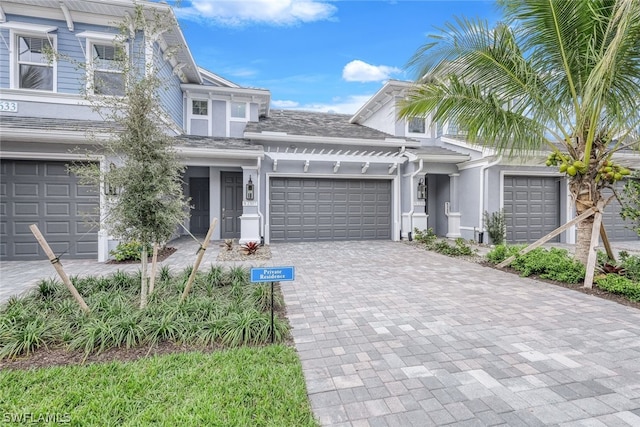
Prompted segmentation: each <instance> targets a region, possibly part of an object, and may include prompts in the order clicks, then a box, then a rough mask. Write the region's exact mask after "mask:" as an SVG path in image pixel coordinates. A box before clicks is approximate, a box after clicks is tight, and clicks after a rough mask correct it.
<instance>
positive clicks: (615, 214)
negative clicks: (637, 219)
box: [602, 183, 640, 242]
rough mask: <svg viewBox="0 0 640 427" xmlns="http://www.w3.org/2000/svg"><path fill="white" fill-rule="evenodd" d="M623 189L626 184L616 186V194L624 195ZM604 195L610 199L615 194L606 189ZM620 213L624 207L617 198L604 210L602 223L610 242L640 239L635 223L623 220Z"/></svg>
mask: <svg viewBox="0 0 640 427" xmlns="http://www.w3.org/2000/svg"><path fill="white" fill-rule="evenodd" d="M623 188H624V184H622V183H618V185H617V186H616V192H617V193H618V194H622V193H623ZM602 194H603V196H604V197H610V196H611V195H612V194H613V193H612V192H611V190H609V189H605V190H603V191H602ZM620 211H622V206H621V205H620V202H619V201H618V199H616V198H614V199H613V200H612V201H611V202H610V203H609V205H607V207H606V208H605V209H604V214H603V215H602V221H603V222H604V225H605V230H607V237H608V238H609V240H611V241H612V242H616V241H618V242H619V241H624V240H638V239H640V236H638V233H636V231H635V230H634V229H633V225H634V224H633V222H632V221H625V220H624V219H622V217H621V216H620Z"/></svg>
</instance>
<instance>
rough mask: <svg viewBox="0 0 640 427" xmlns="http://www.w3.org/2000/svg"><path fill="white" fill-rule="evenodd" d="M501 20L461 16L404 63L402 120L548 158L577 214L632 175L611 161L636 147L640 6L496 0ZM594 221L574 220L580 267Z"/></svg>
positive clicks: (624, 0) (618, 1)
mask: <svg viewBox="0 0 640 427" xmlns="http://www.w3.org/2000/svg"><path fill="white" fill-rule="evenodd" d="M498 1H499V2H500V4H499V7H500V9H501V11H502V12H503V14H504V16H505V17H507V18H506V20H505V21H503V22H501V23H498V24H497V25H495V26H494V27H493V28H491V27H490V26H489V25H488V24H487V22H484V21H480V20H471V19H463V18H460V19H457V20H456V21H455V22H454V23H450V24H447V25H446V26H445V27H444V28H443V29H441V30H440V32H439V33H438V34H435V35H431V36H429V41H428V42H427V43H426V44H424V45H423V46H422V47H420V48H419V49H418V50H417V52H416V53H415V54H414V56H413V57H412V59H411V60H410V62H409V65H410V66H411V67H413V68H415V69H416V71H417V73H418V74H417V75H418V76H419V77H418V79H417V81H416V83H417V84H416V85H415V87H414V88H413V89H412V90H411V91H410V92H409V94H408V96H407V98H406V99H405V101H404V102H403V103H402V104H401V110H400V116H401V117H405V118H408V117H415V116H418V117H426V116H427V115H429V114H430V115H431V116H432V120H434V121H435V122H440V123H442V122H449V123H450V124H453V125H456V126H458V127H459V128H463V129H465V130H466V131H468V140H469V142H471V143H475V144H481V145H483V146H487V147H491V148H493V149H495V150H496V151H497V152H498V153H500V154H504V155H509V156H511V155H522V154H531V153H533V152H537V151H539V150H541V149H545V150H548V151H549V152H550V153H551V154H550V156H549V158H548V159H547V166H554V167H558V168H559V171H560V172H561V173H564V174H566V175H567V178H568V180H569V188H570V192H571V195H572V198H573V201H574V202H575V209H576V212H577V214H581V213H583V212H584V211H586V210H588V209H589V208H591V207H592V206H597V205H598V203H601V204H606V202H607V200H604V199H603V196H602V192H601V191H602V190H603V189H604V188H605V187H611V186H612V185H613V183H614V182H615V181H618V180H620V179H623V178H624V176H625V175H627V174H628V173H629V170H628V169H626V168H624V167H622V166H620V165H617V164H615V163H614V161H613V160H612V156H613V154H614V153H615V152H616V151H619V150H621V149H624V148H629V147H633V148H635V149H637V148H638V147H639V145H638V142H637V141H638V140H637V133H638V128H639V125H640V109H638V101H639V100H640V2H639V1H638V0H498ZM592 228H593V216H591V217H589V218H588V219H587V220H585V221H582V222H581V223H579V224H578V226H577V229H578V235H577V243H576V258H577V259H579V260H580V261H581V262H583V263H585V264H586V261H587V258H588V255H589V250H590V241H591V233H592Z"/></svg>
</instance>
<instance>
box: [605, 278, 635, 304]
mask: <svg viewBox="0 0 640 427" xmlns="http://www.w3.org/2000/svg"><path fill="white" fill-rule="evenodd" d="M595 282H596V285H597V286H598V287H599V288H600V289H603V290H605V291H608V292H612V293H614V294H619V295H623V296H625V297H627V298H629V300H631V301H636V302H637V301H640V283H638V282H634V281H632V280H630V279H628V278H626V277H624V276H619V275H617V274H607V275H606V276H604V277H597V278H596V279H595Z"/></svg>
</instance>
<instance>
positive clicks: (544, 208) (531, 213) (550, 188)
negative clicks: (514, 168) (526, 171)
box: [504, 176, 560, 243]
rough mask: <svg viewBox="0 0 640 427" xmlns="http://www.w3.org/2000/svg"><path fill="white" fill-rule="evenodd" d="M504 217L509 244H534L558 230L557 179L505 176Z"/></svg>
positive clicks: (558, 187) (558, 203)
mask: <svg viewBox="0 0 640 427" xmlns="http://www.w3.org/2000/svg"><path fill="white" fill-rule="evenodd" d="M504 213H505V218H506V222H507V241H508V242H510V243H515V242H517V243H526V242H534V241H536V240H538V239H539V238H541V237H543V236H545V235H547V234H549V233H550V232H552V231H553V230H555V229H556V228H558V227H559V226H560V182H559V179H558V178H555V177H532V176H505V177H504ZM551 241H558V237H556V238H555V239H552V240H551Z"/></svg>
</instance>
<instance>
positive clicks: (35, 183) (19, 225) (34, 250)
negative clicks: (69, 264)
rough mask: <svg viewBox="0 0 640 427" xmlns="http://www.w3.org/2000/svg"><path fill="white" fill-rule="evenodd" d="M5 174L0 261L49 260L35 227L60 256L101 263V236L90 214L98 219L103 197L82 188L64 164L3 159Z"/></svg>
mask: <svg viewBox="0 0 640 427" xmlns="http://www.w3.org/2000/svg"><path fill="white" fill-rule="evenodd" d="M0 169H1V171H0V173H1V176H0V178H1V181H0V196H1V197H2V200H1V202H0V214H1V218H0V237H1V241H0V259H3V260H40V259H45V255H44V252H43V251H42V249H41V248H40V247H39V245H38V243H37V242H36V240H35V238H34V237H33V234H32V233H31V230H29V225H31V224H38V228H39V229H40V231H41V232H42V234H43V235H44V236H45V238H46V239H47V242H48V243H49V246H51V248H52V249H53V251H54V252H55V253H56V254H58V255H59V254H61V253H63V252H67V254H66V255H65V256H66V257H68V258H97V256H98V254H97V250H98V234H97V231H95V230H94V231H92V230H91V225H89V223H88V221H87V220H86V219H87V218H86V214H92V213H93V214H94V215H95V212H96V209H97V207H98V204H99V201H98V194H97V192H96V191H95V190H94V189H93V188H91V187H87V186H82V185H79V184H78V183H77V179H76V177H75V176H73V175H71V176H70V175H69V174H68V173H67V167H66V164H65V162H43V161H22V160H2V161H1V162H0ZM93 219H95V217H94V218H93Z"/></svg>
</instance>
